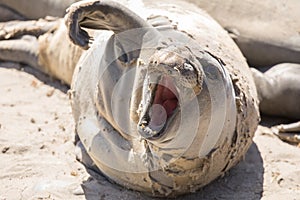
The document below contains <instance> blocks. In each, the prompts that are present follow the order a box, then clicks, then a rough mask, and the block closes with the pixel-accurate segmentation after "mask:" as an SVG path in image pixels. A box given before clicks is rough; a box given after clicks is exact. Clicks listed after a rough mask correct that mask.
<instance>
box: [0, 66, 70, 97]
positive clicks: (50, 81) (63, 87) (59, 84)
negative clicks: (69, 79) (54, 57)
mask: <svg viewBox="0 0 300 200" xmlns="http://www.w3.org/2000/svg"><path fill="white" fill-rule="evenodd" d="M0 68H6V69H15V70H18V71H23V72H26V73H28V74H31V75H33V76H34V77H36V78H37V79H38V80H40V81H41V82H43V83H45V84H47V85H50V86H51V87H54V88H55V89H58V90H60V91H61V92H63V93H67V92H68V90H69V86H67V85H66V84H63V83H62V82H61V81H59V80H57V79H55V78H51V77H50V76H49V75H47V74H44V73H42V72H40V71H38V70H37V69H34V68H32V67H30V66H28V65H25V64H24V65H23V64H20V63H15V62H2V61H0Z"/></svg>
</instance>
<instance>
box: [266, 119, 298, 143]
mask: <svg viewBox="0 0 300 200" xmlns="http://www.w3.org/2000/svg"><path fill="white" fill-rule="evenodd" d="M271 130H272V132H273V133H274V134H275V135H276V136H278V137H279V138H280V139H282V140H284V141H287V142H292V143H299V144H300V121H299V122H295V123H292V124H281V125H278V126H274V127H272V128H271Z"/></svg>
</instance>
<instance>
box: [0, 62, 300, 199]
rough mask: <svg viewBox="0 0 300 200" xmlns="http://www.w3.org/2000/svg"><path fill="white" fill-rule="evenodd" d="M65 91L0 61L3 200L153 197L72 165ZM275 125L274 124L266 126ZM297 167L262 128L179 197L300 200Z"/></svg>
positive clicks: (297, 155) (290, 150)
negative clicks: (216, 174) (228, 163)
mask: <svg viewBox="0 0 300 200" xmlns="http://www.w3.org/2000/svg"><path fill="white" fill-rule="evenodd" d="M67 91H68V87H67V86H65V85H63V84H61V83H60V82H59V81H56V80H53V79H51V78H49V77H47V76H45V75H43V74H41V73H39V72H38V71H36V70H34V69H31V68H30V67H27V66H21V65H18V64H13V63H0V94H1V96H0V148H1V149H0V150H1V152H0V200H4V199H5V200H10V199H11V200H14V199H88V200H92V199H106V200H108V199H128V200H129V199H151V198H150V197H147V196H145V195H143V194H140V193H138V192H134V191H130V190H126V189H124V188H122V187H119V186H117V185H114V184H112V183H110V182H108V181H107V180H106V179H105V178H104V177H102V176H99V175H96V174H95V173H93V172H92V171H87V170H86V169H85V167H84V166H83V165H82V164H81V163H79V162H78V161H76V157H75V146H74V122H73V118H72V114H71V107H70V105H69V99H68V95H67ZM272 123H274V124H275V123H276V121H275V120H273V119H268V120H267V121H266V120H265V121H263V124H265V125H266V124H267V125H270V124H272ZM299 166H300V148H299V145H298V147H297V145H290V144H288V143H285V142H283V141H281V140H279V139H278V138H277V137H276V136H274V135H272V134H271V133H270V130H269V129H268V128H267V127H265V126H260V127H259V129H258V131H257V132H256V135H255V137H254V143H253V145H252V146H251V148H250V150H249V151H248V153H247V154H246V155H245V158H244V160H243V161H241V162H240V164H238V165H237V166H236V167H234V168H232V169H231V170H230V171H229V172H228V173H226V174H225V176H224V177H221V178H219V179H217V180H215V181H214V182H213V183H211V184H210V185H208V186H206V187H205V188H203V189H202V190H200V191H198V192H197V193H195V194H191V195H187V196H182V197H179V198H178V199H228V200H229V199H230V200H232V199H249V200H250V199H264V200H267V199H272V200H273V199H285V200H290V199H291V200H296V199H300V167H299ZM91 175H93V176H91Z"/></svg>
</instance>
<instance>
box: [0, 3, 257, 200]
mask: <svg viewBox="0 0 300 200" xmlns="http://www.w3.org/2000/svg"><path fill="white" fill-rule="evenodd" d="M121 3H122V4H120V3H117V2H112V1H82V2H78V3H75V4H73V5H72V6H71V7H70V8H69V9H68V14H67V15H66V17H65V22H66V25H67V28H66V27H65V26H62V23H63V22H62V20H55V22H57V24H55V23H54V25H53V26H52V25H51V26H50V28H48V30H45V31H44V32H42V33H38V34H37V35H36V36H34V37H28V36H25V37H19V36H16V37H13V36H12V35H9V34H5V36H6V37H5V38H10V40H3V41H0V51H1V52H6V54H0V56H2V57H0V59H2V60H13V61H18V62H21V61H22V60H20V58H16V57H14V56H13V55H12V54H11V53H10V52H13V51H18V52H19V53H20V55H21V54H23V53H24V54H23V57H22V59H24V61H23V62H26V63H29V64H30V61H31V60H30V59H27V57H26V55H28V56H31V57H33V58H34V59H35V60H34V63H32V65H34V66H35V67H36V68H39V69H41V70H42V71H44V72H46V73H49V74H51V75H53V76H55V77H57V78H59V79H61V80H64V81H65V82H67V83H71V79H72V83H71V90H70V93H69V94H70V98H71V105H72V111H73V115H74V119H75V122H76V132H77V134H78V136H79V138H80V141H81V142H82V144H83V146H84V148H85V150H86V152H87V153H88V155H89V156H90V157H91V159H92V161H93V162H94V164H95V165H96V166H97V168H98V169H100V171H101V172H102V173H103V174H104V175H105V176H107V177H108V178H109V179H111V180H112V181H114V182H116V183H118V184H120V185H123V186H125V187H127V188H131V189H134V190H139V191H143V192H146V193H148V194H150V195H153V196H168V197H172V196H173V197H174V196H177V195H180V194H185V193H189V192H194V191H196V190H198V189H199V188H201V187H203V186H205V185H206V184H208V183H210V182H211V181H212V180H214V179H216V178H217V177H219V176H221V175H223V174H224V173H225V172H226V171H227V170H229V169H230V168H231V167H233V166H235V165H236V164H237V163H238V162H239V160H240V159H241V158H242V156H243V155H244V154H245V152H246V151H247V150H248V148H249V146H250V144H251V143H252V137H253V135H254V132H255V130H256V128H257V125H258V121H259V112H258V105H257V104H258V99H257V94H256V89H255V85H254V81H253V79H252V75H251V71H250V69H249V67H248V65H247V63H246V60H245V59H244V57H243V56H242V54H241V52H240V50H239V49H238V48H237V46H236V45H235V44H234V42H233V41H232V39H231V38H230V37H229V35H228V34H227V32H226V31H225V30H224V29H222V27H221V26H220V25H219V24H218V23H217V22H215V21H214V20H213V19H212V18H211V17H209V16H208V15H207V14H206V13H205V12H203V11H202V10H201V9H199V8H196V7H195V6H194V5H193V4H189V3H186V2H182V1H179V0H178V1H177V0H176V1H164V3H163V4H162V3H161V2H158V1H150V0H145V1H122V2H121ZM182 8H186V9H185V10H183V9H182ZM33 24H34V23H33ZM34 25H36V24H34ZM7 28H8V27H7ZM29 28H30V27H29ZM90 29H93V31H91V30H90ZM13 30H14V29H13ZM28 30H30V29H28V28H27V29H26V30H25V33H26V32H28ZM29 32H30V31H29ZM67 33H68V34H67ZM10 36H11V37H10ZM67 36H69V37H70V39H71V41H72V42H73V43H74V44H75V45H74V44H72V43H71V42H69V40H67V38H66V37H67ZM15 42H20V43H21V44H28V45H26V46H25V45H24V46H21V47H20V46H16V45H15ZM33 42H34V44H35V45H34V46H33V47H32V45H31V46H30V45H29V44H30V43H31V44H33ZM2 44H3V45H2ZM8 47H9V48H8ZM83 49H84V50H87V51H84V50H83ZM12 50H13V51H12ZM81 54H82V55H81ZM78 59H79V61H78ZM75 63H77V66H76V68H75V71H74V75H73V78H71V76H72V74H73V70H74V66H75Z"/></svg>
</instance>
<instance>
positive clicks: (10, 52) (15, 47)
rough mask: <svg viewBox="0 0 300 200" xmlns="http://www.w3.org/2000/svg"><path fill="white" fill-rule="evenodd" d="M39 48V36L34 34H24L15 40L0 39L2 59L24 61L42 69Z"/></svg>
mask: <svg viewBox="0 0 300 200" xmlns="http://www.w3.org/2000/svg"><path fill="white" fill-rule="evenodd" d="M38 49H39V47H38V41H37V38H36V37H33V36H24V37H22V38H21V39H14V40H0V61H10V62H18V63H24V64H27V65H29V66H32V67H34V68H36V69H40V68H41V66H40V65H39V64H38Z"/></svg>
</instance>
